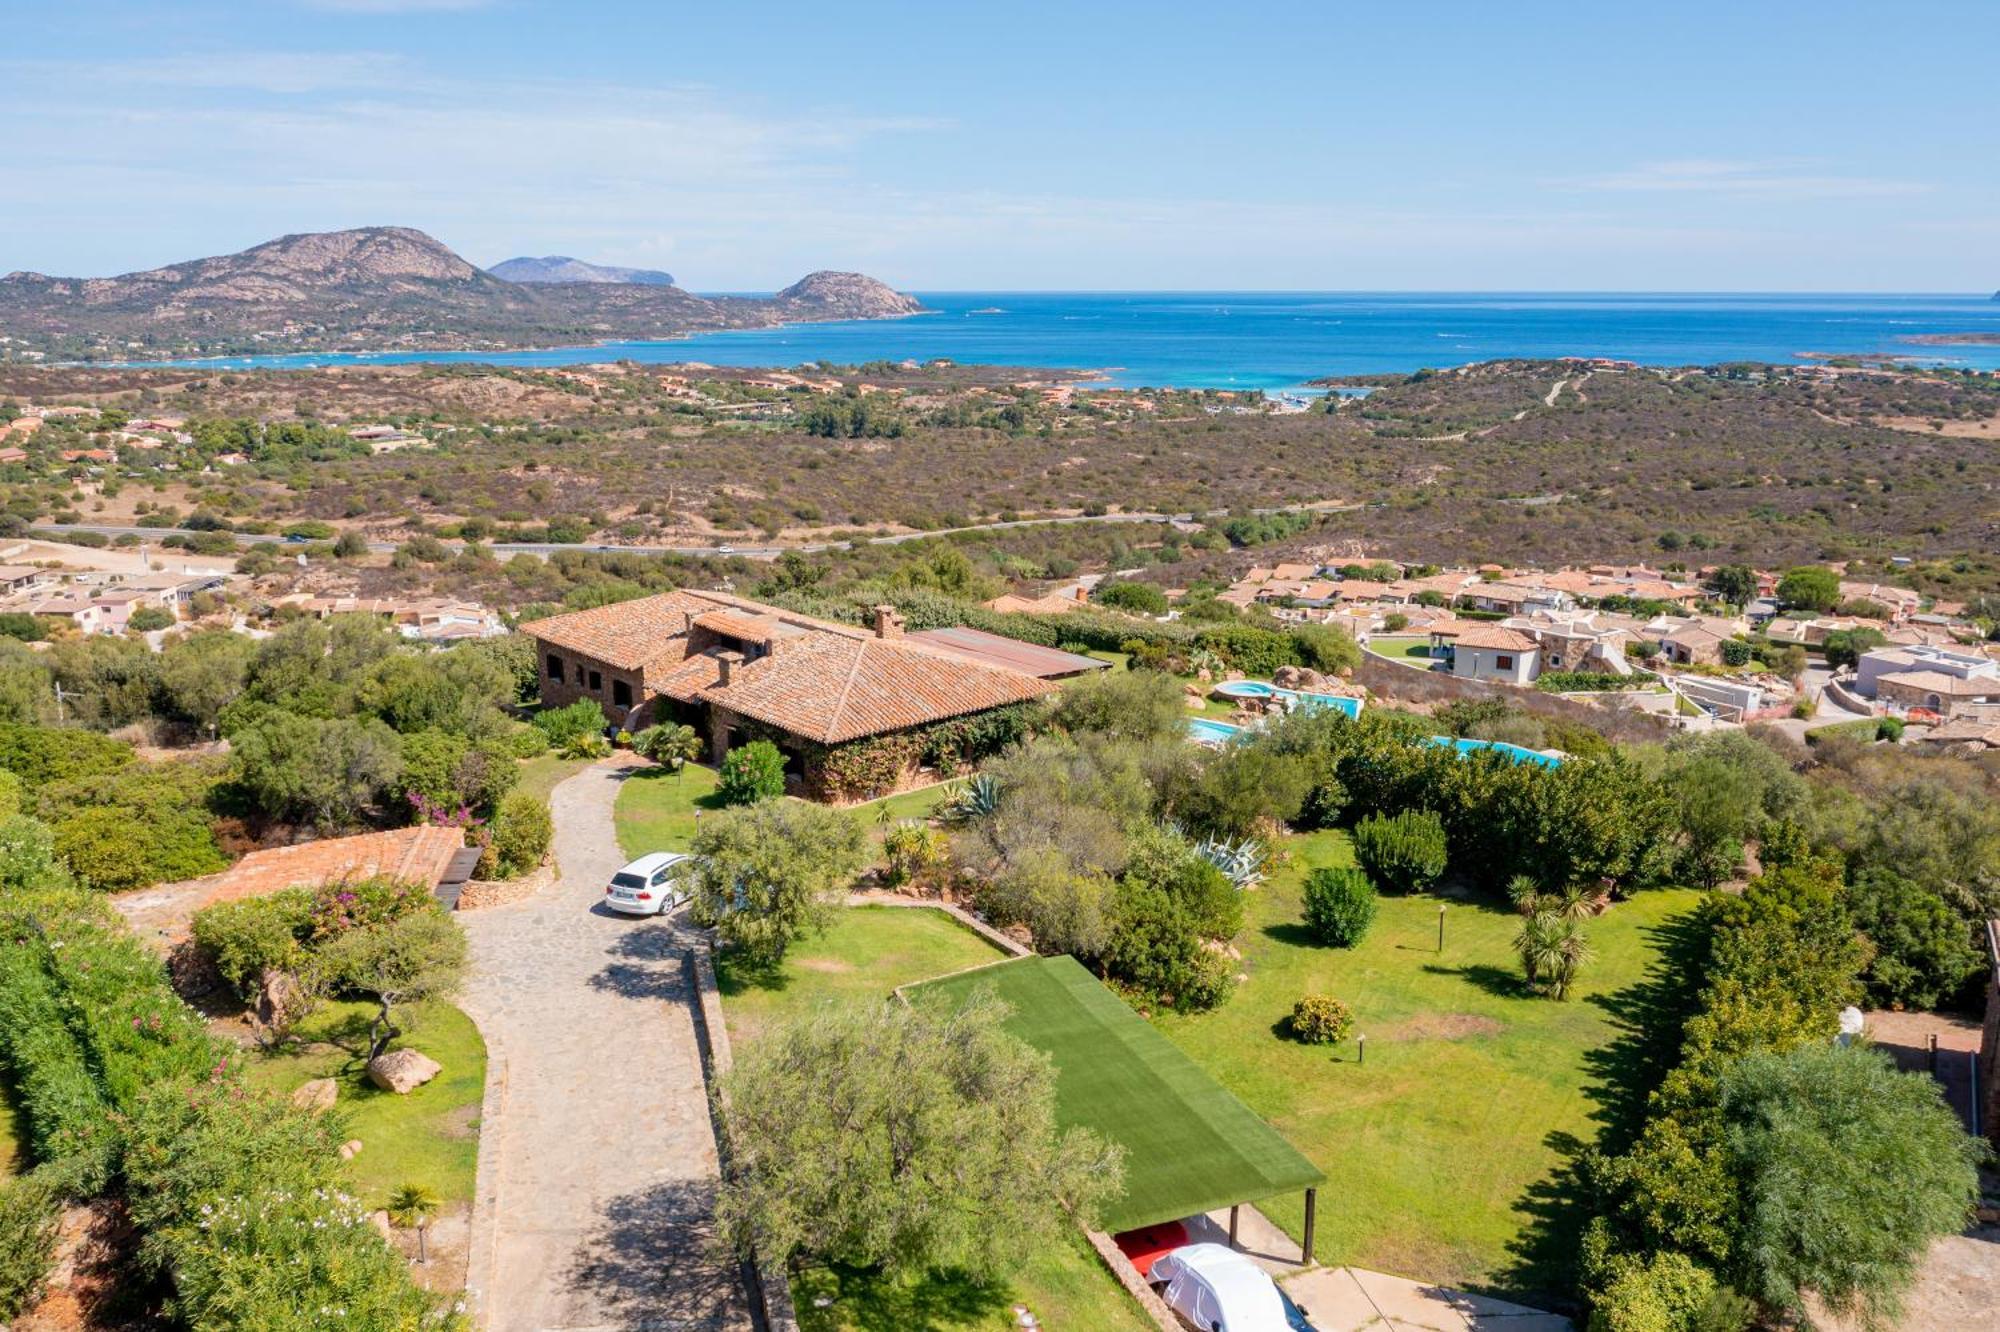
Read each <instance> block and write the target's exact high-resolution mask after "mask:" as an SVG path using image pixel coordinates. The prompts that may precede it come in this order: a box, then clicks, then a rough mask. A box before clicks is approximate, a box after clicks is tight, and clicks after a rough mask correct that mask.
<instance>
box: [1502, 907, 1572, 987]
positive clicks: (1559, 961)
mask: <svg viewBox="0 0 2000 1332" xmlns="http://www.w3.org/2000/svg"><path fill="white" fill-rule="evenodd" d="M1514 951H1515V952H1516V953H1519V954H1520V956H1521V969H1522V970H1523V971H1525V972H1526V973H1527V976H1528V984H1530V985H1532V986H1534V987H1535V988H1536V989H1538V990H1540V991H1541V992H1542V993H1544V994H1546V995H1548V996H1549V998H1551V999H1567V998H1569V992H1570V989H1571V987H1572V986H1574V985H1575V984H1576V977H1577V973H1578V972H1579V971H1581V970H1583V968H1584V965H1585V964H1586V963H1588V962H1589V961H1590V958H1591V952H1590V943H1589V941H1588V940H1586V939H1585V938H1584V937H1583V926H1582V925H1581V924H1580V923H1578V922H1577V921H1576V920H1575V919H1573V918H1572V917H1569V916H1565V915H1562V914H1560V913H1559V912H1555V911H1538V912H1536V913H1535V914H1534V915H1532V916H1530V917H1528V919H1527V922H1526V923H1525V924H1523V925H1522V926H1521V932H1520V933H1519V934H1518V935H1516V936H1515V937H1514Z"/></svg>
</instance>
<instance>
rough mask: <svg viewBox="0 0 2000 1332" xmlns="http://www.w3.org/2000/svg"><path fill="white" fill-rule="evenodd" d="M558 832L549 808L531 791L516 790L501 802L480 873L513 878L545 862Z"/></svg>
mask: <svg viewBox="0 0 2000 1332" xmlns="http://www.w3.org/2000/svg"><path fill="white" fill-rule="evenodd" d="M555 832H556V825H555V820H554V819H553V818H552V817H550V815H549V807H548V806H547V805H546V804H544V803H543V802H542V800H541V799H540V798H539V797H537V796H536V795H534V794H533V793H531V792H528V791H516V792H514V793H513V794H512V795H510V796H508V797H507V798H506V799H505V800H502V801H501V802H500V810H499V812H498V813H497V814H495V815H494V816H493V827H492V835H491V837H490V839H489V840H488V842H487V844H486V851H485V854H484V855H482V856H481V857H480V858H479V873H480V874H481V875H484V876H486V877H489V878H496V877H497V878H503V879H511V878H513V877H515V876H516V875H520V874H526V873H527V872H528V871H529V870H531V869H534V868H535V867H536V866H537V865H539V864H541V863H542V857H543V856H545V855H547V854H548V850H549V842H550V841H551V840H553V839H554V837H555Z"/></svg>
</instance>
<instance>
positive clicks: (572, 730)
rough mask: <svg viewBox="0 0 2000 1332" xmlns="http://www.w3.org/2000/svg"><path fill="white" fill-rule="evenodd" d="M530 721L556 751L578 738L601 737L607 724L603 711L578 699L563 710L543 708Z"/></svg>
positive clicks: (594, 702) (586, 699) (584, 699)
mask: <svg viewBox="0 0 2000 1332" xmlns="http://www.w3.org/2000/svg"><path fill="white" fill-rule="evenodd" d="M530 720H531V721H532V722H533V723H534V725H535V729H536V730H538V731H540V732H541V733H542V734H543V735H545V736H547V737H548V738H549V744H550V746H551V747H553V748H556V749H563V748H566V747H567V746H568V745H569V744H570V743H571V742H572V741H574V740H575V739H576V738H577V737H578V736H585V735H601V734H602V733H603V731H604V728H605V727H606V726H607V725H608V724H609V723H608V722H607V721H606V720H605V717H604V709H603V708H601V707H599V706H598V705H597V702H596V701H595V700H594V699H588V698H580V699H578V700H577V701H576V702H574V703H572V704H570V705H569V706H568V707H564V708H544V709H542V710H541V711H540V712H538V713H536V714H535V715H534V716H533V717H532V718H530Z"/></svg>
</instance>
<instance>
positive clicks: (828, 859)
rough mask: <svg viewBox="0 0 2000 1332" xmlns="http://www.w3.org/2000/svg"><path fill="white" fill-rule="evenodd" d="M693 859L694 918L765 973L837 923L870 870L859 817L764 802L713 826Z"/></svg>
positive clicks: (719, 818)
mask: <svg viewBox="0 0 2000 1332" xmlns="http://www.w3.org/2000/svg"><path fill="white" fill-rule="evenodd" d="M689 850H691V851H692V852H693V853H694V857H695V870H694V882H693V893H692V898H693V901H692V908H691V909H692V911H693V914H694V918H695V919H696V920H698V921H700V922H701V923H703V924H705V925H713V926H714V927H715V930H716V933H718V934H719V935H721V936H722V939H723V941H724V942H726V943H727V944H729V945H730V946H731V947H733V948H735V949H738V950H740V951H741V953H742V954H743V956H744V957H745V958H747V959H748V960H750V961H751V962H754V963H756V964H758V965H762V966H775V965H776V964H777V963H778V962H780V961H782V960H783V959H784V956H785V950H786V949H787V948H789V947H790V946H791V943H792V940H794V939H796V938H798V937H799V936H800V935H803V934H816V933H818V932H819V931H821V930H823V929H825V928H826V927H827V925H828V924H829V923H830V922H831V921H832V918H833V913H834V911H835V910H836V909H837V908H838V907H839V905H840V903H841V901H842V899H843V898H844V897H845V895H846V893H847V886H848V884H850V883H852V882H853V880H854V877H855V876H856V875H857V874H859V873H860V872H861V871H862V869H863V868H864V867H865V866H866V865H867V863H868V838H867V835H866V834H865V833H864V832H862V830H861V825H860V823H858V822H857V821H856V820H855V819H854V818H853V816H851V815H849V814H844V813H842V812H841V811H839V810H837V809H828V808H826V807H825V806H824V805H810V804H806V803H805V802H803V801H798V800H766V801H761V802H759V803H758V804H754V805H744V806H740V807H738V808H735V809H731V810H728V811H725V812H723V813H721V814H718V815H716V816H715V817H713V818H711V819H709V820H708V821H707V822H705V823H704V824H703V825H702V829H701V831H700V832H699V833H697V834H696V835H695V838H694V842H693V844H692V845H691V846H690V847H689Z"/></svg>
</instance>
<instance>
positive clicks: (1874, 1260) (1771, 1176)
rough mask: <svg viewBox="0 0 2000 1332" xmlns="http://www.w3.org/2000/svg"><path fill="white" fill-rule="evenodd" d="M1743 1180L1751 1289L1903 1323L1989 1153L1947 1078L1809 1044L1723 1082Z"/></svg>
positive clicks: (1743, 1277)
mask: <svg viewBox="0 0 2000 1332" xmlns="http://www.w3.org/2000/svg"><path fill="white" fill-rule="evenodd" d="M1722 1118H1723V1121H1724V1124H1725V1126H1726V1127H1725V1137H1724V1141H1725V1143H1726V1155H1727V1158H1728V1161H1729V1163H1730V1173H1731V1175H1732V1176H1733V1177H1734V1179H1735V1181H1736V1187H1737V1190H1738V1202H1737V1207H1736V1215H1737V1218H1738V1219H1737V1221H1736V1226H1735V1229H1736V1232H1737V1233H1736V1235H1735V1236H1734V1243H1733V1245H1732V1246H1731V1252H1732V1253H1733V1255H1734V1258H1733V1266H1734V1268H1735V1270H1734V1271H1732V1272H1731V1273H1730V1276H1731V1277H1732V1282H1731V1284H1733V1285H1734V1286H1735V1287H1736V1288H1737V1289H1738V1290H1741V1291H1743V1292H1744V1293H1745V1294H1747V1295H1750V1296H1751V1297H1753V1298H1754V1299H1756V1300H1758V1301H1759V1302H1760V1303H1762V1304H1763V1305H1764V1306H1765V1307H1766V1308H1767V1309H1769V1310H1772V1311H1782V1312H1785V1313H1790V1314H1803V1313H1804V1311H1805V1296H1806V1295H1807V1293H1808V1292H1810V1293H1812V1294H1814V1295H1816V1296H1818V1298H1819V1299H1820V1300H1821V1301H1823V1302H1824V1303H1825V1304H1826V1306H1827V1307H1828V1308H1829V1309H1830V1310H1832V1311H1833V1312H1835V1313H1838V1314H1854V1313H1859V1314H1860V1315H1862V1317H1863V1318H1864V1319H1865V1320H1867V1321H1869V1322H1871V1323H1884V1322H1887V1323H1893V1322H1894V1319H1895V1316H1896V1314H1897V1312H1898V1310H1899V1308H1900V1306H1901V1300H1902V1295H1903V1292H1904V1291H1905V1290H1907V1289H1908V1288H1909V1286H1910V1284H1911V1282H1913V1281H1914V1280H1915V1279H1916V1274H1917V1267H1918V1264H1919V1263H1921V1262H1922V1261H1923V1256H1924V1253H1925V1251H1926V1250H1927V1249H1928V1248H1929V1247H1930V1244H1931V1241H1932V1240H1934V1239H1937V1238H1940V1237H1942V1236H1945V1235H1955V1234H1957V1233H1958V1232H1959V1231H1960V1230H1962V1229H1963V1228H1964V1226H1965V1224H1966V1221H1967V1219H1968V1218H1969V1217H1970V1216H1971V1213H1972V1204H1973V1202H1974V1201H1975V1200H1976V1199H1977V1197H1978V1192H1979V1179H1978V1172H1977V1169H1976V1163H1977V1162H1978V1161H1979V1159H1980V1157H1981V1155H1982V1154H1983V1152H1982V1148H1981V1145H1980V1144H1979V1143H1978V1142H1977V1141H1976V1140H1975V1139H1973V1138H1971V1137H1970V1136H1968V1135H1967V1134H1966V1133H1965V1132H1964V1130H1962V1129H1961V1128H1960V1127H1959V1123H1958V1118H1957V1116H1955V1115H1954V1114H1952V1112H1951V1111H1950V1110H1948V1109H1946V1108H1945V1105H1944V1103H1943V1100H1942V1098H1941V1097H1940V1095H1939V1092H1938V1088H1937V1084H1936V1083H1935V1082H1933V1081H1932V1080H1931V1079H1930V1078H1929V1077H1926V1076H1923V1075H1921V1074H1909V1073H1899V1072H1897V1071H1896V1069H1895V1067H1894V1066H1893V1065H1891V1064H1890V1062H1889V1060H1888V1058H1887V1057H1886V1056H1884V1055H1882V1054H1881V1053H1879V1052H1877V1051H1873V1050H1867V1049H1861V1048H1843V1047H1840V1046H1830V1045H1821V1044H1813V1045H1804V1046H1800V1047H1798V1048H1796V1049H1793V1050H1789V1051H1786V1052H1785V1053H1783V1054H1772V1053H1757V1054H1752V1055H1749V1056H1747V1057H1745V1058H1744V1059H1742V1060H1740V1061H1739V1062H1737V1063H1736V1064H1735V1065H1733V1066H1732V1067H1731V1068H1730V1069H1729V1071H1728V1072H1726V1073H1725V1074H1724V1076H1723V1079H1722Z"/></svg>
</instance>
